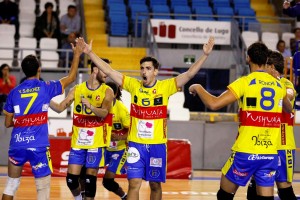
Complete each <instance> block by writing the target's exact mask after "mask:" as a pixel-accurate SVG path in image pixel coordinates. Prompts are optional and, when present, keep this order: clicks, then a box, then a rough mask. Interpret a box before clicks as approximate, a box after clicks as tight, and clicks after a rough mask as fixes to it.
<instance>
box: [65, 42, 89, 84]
mask: <svg viewBox="0 0 300 200" xmlns="http://www.w3.org/2000/svg"><path fill="white" fill-rule="evenodd" d="M76 40H77V43H76V46H74V45H73V44H72V43H71V45H72V49H73V54H74V56H73V61H72V65H71V69H70V71H69V74H68V76H65V77H63V78H62V79H60V82H61V84H62V87H63V89H65V88H66V87H68V86H69V85H70V84H71V83H72V82H74V81H75V79H76V75H77V70H78V64H79V60H80V55H81V53H82V52H83V49H84V47H85V42H84V40H83V38H77V39H76Z"/></svg>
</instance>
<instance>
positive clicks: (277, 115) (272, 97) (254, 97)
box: [228, 71, 286, 154]
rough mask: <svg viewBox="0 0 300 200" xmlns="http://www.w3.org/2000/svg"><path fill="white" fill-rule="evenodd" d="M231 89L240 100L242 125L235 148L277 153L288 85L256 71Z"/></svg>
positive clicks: (243, 150) (242, 78) (238, 80)
mask: <svg viewBox="0 0 300 200" xmlns="http://www.w3.org/2000/svg"><path fill="white" fill-rule="evenodd" d="M228 88H229V90H230V91H231V92H232V93H233V94H234V95H235V96H236V98H237V99H238V100H239V101H240V102H239V106H240V112H239V118H240V126H239V132H238V137H237V139H236V141H235V143H234V145H233V147H232V150H234V151H237V152H243V153H256V154H277V147H278V142H279V130H280V123H281V113H282V102H283V97H285V96H286V88H285V86H284V85H283V84H282V83H280V81H278V80H277V79H275V78H274V77H272V76H271V75H269V74H268V73H266V72H263V71H256V72H252V73H251V74H249V75H248V76H244V77H241V78H239V79H237V80H236V81H235V82H233V83H231V84H230V85H229V86H228Z"/></svg>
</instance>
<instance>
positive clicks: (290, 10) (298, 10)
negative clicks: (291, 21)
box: [282, 0, 300, 17]
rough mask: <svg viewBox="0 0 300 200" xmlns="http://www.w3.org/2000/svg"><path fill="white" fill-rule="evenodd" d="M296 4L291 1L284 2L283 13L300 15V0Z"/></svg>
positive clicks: (291, 15)
mask: <svg viewBox="0 0 300 200" xmlns="http://www.w3.org/2000/svg"><path fill="white" fill-rule="evenodd" d="M295 3H296V4H295V5H294V6H292V5H291V3H290V2H289V1H284V2H283V6H282V7H283V10H282V11H283V14H285V15H288V16H290V17H298V16H300V0H296V1H295Z"/></svg>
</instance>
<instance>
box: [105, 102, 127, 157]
mask: <svg viewBox="0 0 300 200" xmlns="http://www.w3.org/2000/svg"><path fill="white" fill-rule="evenodd" d="M112 115H113V117H112V119H113V124H112V134H118V135H122V134H127V131H128V129H129V126H130V115H129V112H128V109H127V108H126V106H125V105H124V104H123V103H122V102H121V101H119V100H116V101H115V104H114V106H113V107H112ZM123 149H126V140H120V141H111V142H110V146H109V147H108V148H107V150H108V151H120V150H123Z"/></svg>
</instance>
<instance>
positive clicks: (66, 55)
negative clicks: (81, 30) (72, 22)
mask: <svg viewBox="0 0 300 200" xmlns="http://www.w3.org/2000/svg"><path fill="white" fill-rule="evenodd" d="M79 36H80V35H79V34H78V33H76V32H72V33H70V34H69V35H68V38H67V42H65V43H64V44H63V45H62V47H61V49H62V50H70V51H62V52H61V54H60V65H59V66H61V67H66V65H68V66H67V67H70V66H71V62H72V60H73V52H72V45H71V44H73V45H75V39H76V38H77V37H79ZM83 56H84V55H82V56H81V57H80V61H79V67H80V68H82V67H83ZM67 61H68V64H67Z"/></svg>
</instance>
